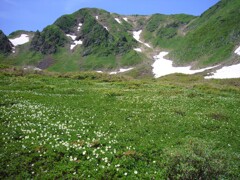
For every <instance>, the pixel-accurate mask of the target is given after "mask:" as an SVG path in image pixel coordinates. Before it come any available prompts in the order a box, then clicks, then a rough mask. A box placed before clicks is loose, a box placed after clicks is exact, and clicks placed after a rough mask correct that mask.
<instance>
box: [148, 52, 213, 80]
mask: <svg viewBox="0 0 240 180" xmlns="http://www.w3.org/2000/svg"><path fill="white" fill-rule="evenodd" d="M166 55H168V52H160V53H159V55H156V56H154V57H153V58H154V60H155V62H154V63H153V64H152V67H153V70H152V72H153V74H154V77H155V78H159V77H162V76H166V75H169V74H174V73H183V74H195V73H199V72H203V71H205V70H209V69H212V68H215V67H216V66H214V67H208V68H204V69H199V70H191V66H187V67H174V66H173V62H172V61H171V60H167V59H165V58H164V56H166Z"/></svg>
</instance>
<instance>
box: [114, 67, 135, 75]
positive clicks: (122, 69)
mask: <svg viewBox="0 0 240 180" xmlns="http://www.w3.org/2000/svg"><path fill="white" fill-rule="evenodd" d="M132 69H133V68H132V67H131V68H127V69H124V68H121V69H119V70H118V71H113V72H110V73H109V74H118V73H123V72H127V71H131V70H132Z"/></svg>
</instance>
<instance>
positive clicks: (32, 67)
mask: <svg viewBox="0 0 240 180" xmlns="http://www.w3.org/2000/svg"><path fill="white" fill-rule="evenodd" d="M23 70H25V71H26V70H33V71H42V69H40V68H37V67H34V66H26V67H24V68H23Z"/></svg>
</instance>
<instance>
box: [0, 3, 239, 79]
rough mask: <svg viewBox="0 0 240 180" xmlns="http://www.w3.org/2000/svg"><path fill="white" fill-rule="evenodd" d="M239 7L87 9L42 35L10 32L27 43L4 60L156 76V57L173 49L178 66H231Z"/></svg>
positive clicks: (236, 42)
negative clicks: (168, 11) (142, 11)
mask: <svg viewBox="0 0 240 180" xmlns="http://www.w3.org/2000/svg"><path fill="white" fill-rule="evenodd" d="M239 9H240V1H238V0H228V1H227V0H222V1H220V2H219V3H217V4H216V5H214V6H213V7H211V8H210V9H209V10H207V11H206V12H204V13H203V14H202V15H201V16H199V17H196V16H192V15H186V14H177V15H163V14H154V15H152V16H141V15H132V16H123V15H119V14H116V13H109V12H107V11H105V10H101V9H96V8H84V9H80V10H78V11H76V12H74V13H72V14H68V15H63V16H61V17H60V18H58V19H57V20H56V21H55V22H54V23H53V24H52V25H49V26H47V27H46V28H44V29H43V31H41V32H39V31H37V32H35V33H33V32H31V33H28V32H24V31H16V32H14V33H12V34H10V35H9V38H11V39H10V41H12V42H13V41H15V40H16V39H14V38H20V39H21V38H27V41H23V42H24V43H20V44H16V45H15V47H14V48H15V49H14V53H9V55H8V56H4V57H2V56H1V58H0V61H1V63H10V64H13V65H21V66H25V65H33V66H36V67H39V68H41V69H48V70H50V71H58V72H69V71H86V70H87V71H89V70H94V71H105V72H109V73H110V72H117V71H118V70H119V69H120V68H126V69H129V68H131V69H132V67H134V70H133V71H132V73H133V74H138V76H142V75H143V74H144V75H145V74H148V75H152V66H151V65H152V60H153V56H155V55H156V54H159V52H160V51H163V50H167V51H169V52H170V53H169V55H168V58H171V59H173V60H174V64H175V65H188V66H189V65H193V67H194V68H195V69H198V68H200V67H207V66H212V65H215V64H217V65H219V64H221V65H226V64H227V65H231V64H234V63H237V62H240V56H238V55H237V53H234V52H235V51H236V49H237V48H238V47H239V45H240V44H239V43H240V23H239V22H240V16H238V14H240V10H239ZM33 36H34V37H33ZM25 40H26V39H25ZM146 66H147V67H146ZM137 71H139V72H137ZM130 74H131V73H130Z"/></svg>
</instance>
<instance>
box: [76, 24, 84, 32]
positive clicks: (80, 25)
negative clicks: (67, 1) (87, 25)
mask: <svg viewBox="0 0 240 180" xmlns="http://www.w3.org/2000/svg"><path fill="white" fill-rule="evenodd" d="M82 25H83V24H82V23H79V24H78V28H77V31H80V29H81V27H82Z"/></svg>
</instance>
